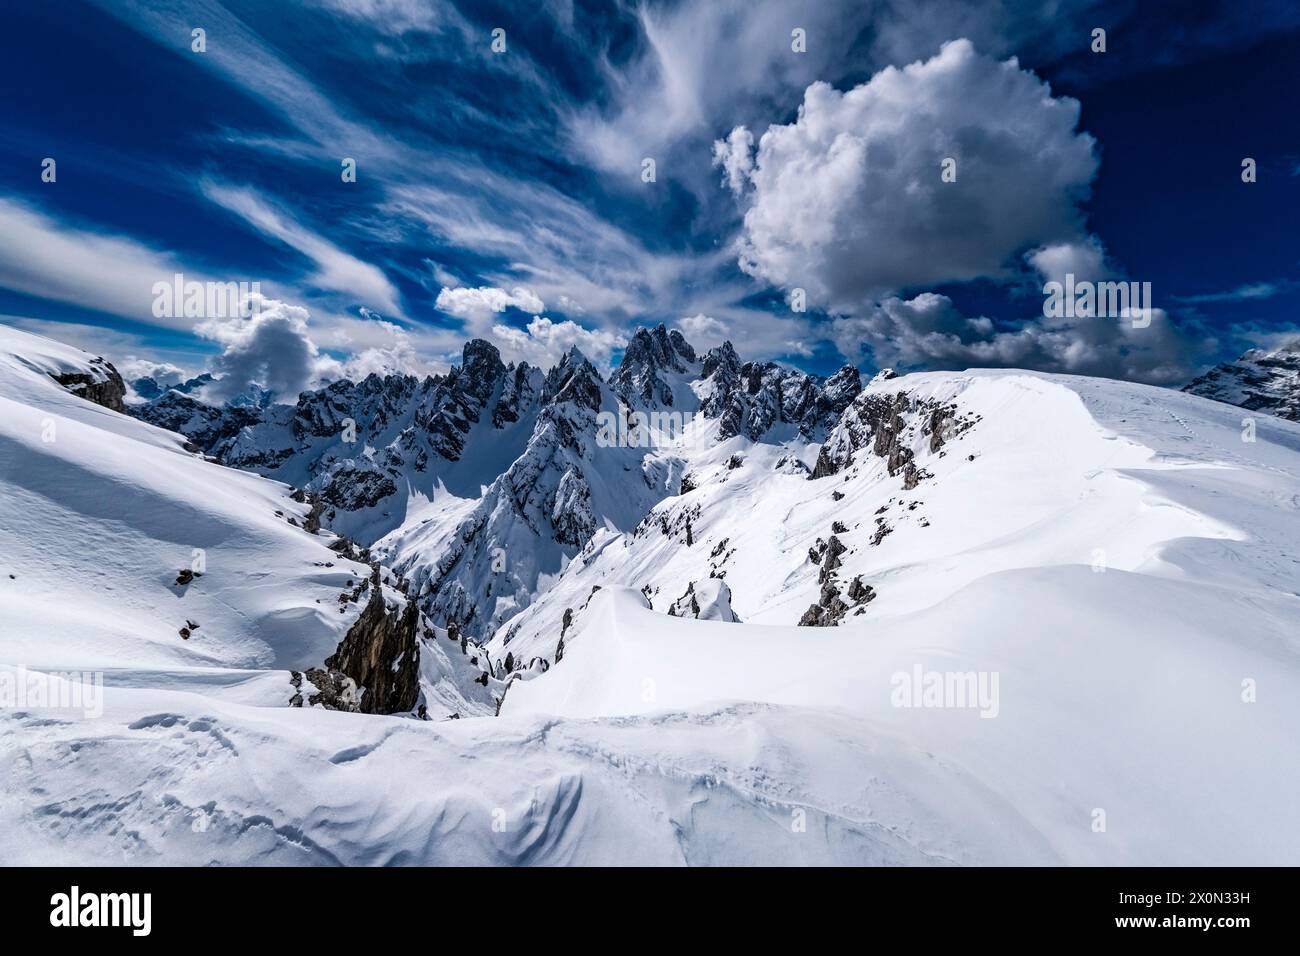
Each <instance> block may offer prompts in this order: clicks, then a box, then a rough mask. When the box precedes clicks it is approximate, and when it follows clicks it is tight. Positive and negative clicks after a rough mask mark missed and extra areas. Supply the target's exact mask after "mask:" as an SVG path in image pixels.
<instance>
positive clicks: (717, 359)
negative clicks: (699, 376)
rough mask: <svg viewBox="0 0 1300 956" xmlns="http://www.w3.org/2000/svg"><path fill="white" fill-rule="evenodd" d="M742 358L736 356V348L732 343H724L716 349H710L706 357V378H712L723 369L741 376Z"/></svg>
mask: <svg viewBox="0 0 1300 956" xmlns="http://www.w3.org/2000/svg"><path fill="white" fill-rule="evenodd" d="M740 365H741V362H740V356H739V355H737V354H736V349H735V346H733V345H732V344H731V342H730V341H727V342H723V343H722V344H721V345H719V346H716V347H715V348H711V349H709V351H708V352H706V353H705V355H704V377H705V378H710V377H711V376H712V375H713V373H714V372H716V371H718V370H719V369H722V370H723V371H724V372H728V371H729V372H731V373H732V374H734V375H739V374H740Z"/></svg>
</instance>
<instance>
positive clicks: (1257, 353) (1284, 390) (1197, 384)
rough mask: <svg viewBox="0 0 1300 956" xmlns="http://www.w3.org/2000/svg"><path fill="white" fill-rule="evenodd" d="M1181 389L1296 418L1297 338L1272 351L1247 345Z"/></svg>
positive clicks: (1299, 416)
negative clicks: (1245, 349)
mask: <svg viewBox="0 0 1300 956" xmlns="http://www.w3.org/2000/svg"><path fill="white" fill-rule="evenodd" d="M1183 391H1185V392H1191V393H1192V394H1193V395H1200V396H1201V397H1202V398H1212V399H1214V400H1215V401H1219V402H1227V403H1228V404H1229V405H1238V406H1240V407H1241V408H1244V409H1247V410H1248V411H1260V412H1266V413H1268V414H1270V415H1276V416H1278V417H1279V418H1286V419H1289V420H1291V421H1293V422H1297V421H1300V339H1297V340H1296V341H1294V342H1291V343H1289V344H1288V345H1285V346H1283V347H1282V348H1279V349H1274V350H1273V351H1266V350H1264V349H1251V350H1250V351H1249V352H1247V353H1245V354H1244V355H1243V356H1242V357H1241V358H1239V359H1237V360H1236V361H1235V362H1228V363H1225V364H1223V365H1219V366H1217V367H1215V368H1213V369H1211V370H1210V371H1208V372H1206V373H1205V374H1204V375H1202V376H1200V377H1199V378H1196V379H1194V380H1193V381H1191V382H1189V383H1188V384H1187V385H1185V386H1184V387H1183Z"/></svg>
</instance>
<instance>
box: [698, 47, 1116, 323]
mask: <svg viewBox="0 0 1300 956" xmlns="http://www.w3.org/2000/svg"><path fill="white" fill-rule="evenodd" d="M1078 121H1079V104H1078V102H1077V101H1075V100H1072V99H1068V98H1057V97H1053V96H1052V94H1051V90H1050V89H1049V87H1048V86H1047V84H1045V83H1044V82H1043V81H1041V80H1040V79H1038V78H1037V77H1036V76H1034V75H1033V74H1032V73H1029V72H1027V71H1025V70H1022V69H1021V68H1020V67H1019V65H1018V63H1017V62H1016V60H1015V59H1014V58H1013V59H1010V60H1006V61H1002V62H1000V61H998V60H995V59H993V58H991V57H988V56H983V55H981V54H980V53H978V52H976V50H975V48H974V46H973V45H972V44H971V43H970V42H968V41H966V40H955V41H952V42H950V43H947V44H945V45H944V46H943V48H942V49H941V50H940V52H939V53H938V54H937V55H936V56H934V57H932V58H931V59H929V60H926V61H924V62H920V61H918V62H915V63H912V64H910V65H908V66H906V67H903V68H902V69H897V68H895V67H888V68H886V69H884V70H881V71H880V72H878V73H877V74H875V76H873V77H872V78H871V80H870V81H869V82H867V83H864V84H862V85H860V86H857V87H854V88H853V89H851V90H849V91H847V92H843V93H842V92H840V91H838V90H835V89H833V88H832V87H830V86H828V85H827V84H825V83H820V82H818V83H813V84H812V85H811V86H809V87H808V88H807V90H806V91H805V93H804V100H803V104H802V105H801V106H800V108H799V114H798V118H797V119H796V120H795V122H793V123H791V124H789V125H785V126H771V127H769V128H768V130H767V131H766V132H765V133H764V134H763V136H762V138H761V139H760V140H759V143H758V147H757V151H756V153H755V155H754V156H753V157H752V160H751V159H749V158H747V157H746V155H745V153H746V152H747V151H746V149H745V140H744V136H743V135H739V136H738V135H737V133H736V132H733V134H732V136H731V137H729V138H728V140H727V141H726V143H719V145H718V147H717V151H718V152H717V155H719V156H720V157H721V163H722V165H723V166H724V169H725V170H726V172H727V177H728V180H729V181H731V180H732V179H733V178H738V177H741V176H744V177H745V178H747V179H748V182H749V184H750V185H751V186H752V191H750V192H747V193H746V194H745V195H747V196H748V197H749V199H748V206H747V208H746V211H745V216H744V227H743V231H742V234H741V237H740V241H739V253H740V255H739V261H740V266H741V268H742V269H744V270H745V271H746V272H748V273H750V274H751V275H754V276H756V277H758V278H761V279H764V280H767V281H769V282H771V283H773V284H774V285H777V286H780V287H782V288H785V289H791V288H803V289H806V290H807V291H808V294H809V298H810V302H809V304H810V305H816V306H820V307H822V308H826V309H829V310H832V311H841V312H847V311H852V310H854V309H856V308H859V307H861V306H862V305H864V304H865V303H867V302H869V301H872V300H874V299H875V298H878V297H881V296H884V295H887V294H890V293H893V292H897V291H900V290H903V289H907V288H912V287H917V286H925V285H934V284H939V283H944V282H956V281H965V280H971V279H976V278H980V277H986V276H994V277H997V276H1002V275H1005V274H1006V271H1007V270H1008V269H1009V268H1011V267H1012V266H1013V265H1014V264H1015V263H1016V260H1017V256H1018V255H1019V254H1022V253H1023V252H1024V251H1025V250H1027V249H1029V248H1033V247H1042V246H1049V245H1052V244H1056V243H1066V242H1077V241H1081V240H1083V239H1084V238H1085V236H1084V233H1083V230H1082V223H1081V216H1080V213H1079V209H1078V207H1079V204H1080V203H1081V202H1082V201H1083V200H1084V199H1085V198H1086V197H1087V195H1088V191H1089V186H1090V184H1091V182H1092V179H1093V176H1094V174H1095V172H1096V169H1097V158H1096V155H1095V153H1094V148H1093V147H1094V141H1093V139H1092V137H1091V136H1089V135H1087V134H1086V133H1081V132H1079V131H1078V130H1077V129H1076V127H1077V125H1078ZM949 158H951V159H954V160H955V161H956V167H955V169H956V181H955V182H945V181H943V179H942V177H941V164H942V163H943V161H944V160H945V159H949ZM747 164H748V166H747ZM746 170H747V171H746Z"/></svg>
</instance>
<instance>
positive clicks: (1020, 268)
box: [0, 0, 1300, 389]
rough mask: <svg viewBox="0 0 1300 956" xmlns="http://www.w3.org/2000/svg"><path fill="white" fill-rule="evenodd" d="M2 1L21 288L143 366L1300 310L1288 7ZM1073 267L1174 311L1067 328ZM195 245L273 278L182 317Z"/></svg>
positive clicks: (989, 329)
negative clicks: (1141, 290) (243, 295)
mask: <svg viewBox="0 0 1300 956" xmlns="http://www.w3.org/2000/svg"><path fill="white" fill-rule="evenodd" d="M4 25H5V30H4V33H3V37H2V38H0V77H3V88H4V89H5V90H6V93H7V95H6V96H5V99H4V105H3V107H2V112H0V129H2V130H3V136H0V319H2V320H3V321H6V322H9V323H12V324H15V325H19V326H21V327H24V328H28V329H31V330H34V331H39V332H42V333H43V334H48V335H52V336H54V337H59V338H63V339H66V340H68V341H73V342H75V343H77V344H80V345H83V347H87V348H90V349H92V350H95V351H97V352H101V353H103V354H106V355H108V356H109V357H110V358H112V359H113V360H114V361H117V362H119V363H121V364H123V365H124V366H127V367H128V370H129V371H137V372H143V371H149V370H151V369H155V368H156V369H157V370H158V373H159V374H160V375H161V376H167V375H180V374H183V373H193V372H197V371H200V370H203V369H207V368H213V367H215V368H217V369H219V370H221V371H224V372H226V373H227V374H229V375H231V376H232V377H237V376H244V377H248V378H251V379H253V380H267V379H274V380H275V381H278V382H282V383H285V386H286V388H289V389H291V388H292V387H293V386H295V385H306V384H309V383H310V382H312V381H316V380H319V379H320V378H322V377H330V376H332V375H338V374H352V375H356V374H364V373H365V372H367V371H371V370H382V369H406V370H412V371H423V370H427V369H437V368H441V367H445V365H446V364H447V363H448V362H449V361H453V360H454V359H455V357H456V355H457V354H458V352H459V347H460V344H461V343H462V342H463V341H464V340H465V339H466V338H467V337H469V336H471V335H485V336H487V337H489V338H492V339H493V340H494V341H497V343H498V344H499V345H500V346H501V347H502V349H503V352H505V353H506V355H507V357H509V358H512V359H524V360H528V361H531V362H534V363H539V364H543V365H544V364H546V363H547V362H549V361H553V360H554V359H555V358H556V357H558V355H559V354H561V353H562V352H563V351H564V350H566V349H567V348H568V347H569V346H570V345H573V344H577V345H578V346H579V347H580V348H582V349H583V351H584V352H586V353H587V354H588V355H589V356H591V357H592V358H593V359H594V360H595V361H597V362H598V363H601V364H607V363H609V362H612V361H616V360H617V358H618V356H619V354H620V351H621V346H622V343H623V342H624V341H625V340H626V336H627V334H628V331H629V330H630V329H631V328H634V327H635V326H636V325H640V324H652V323H657V322H660V321H663V322H666V323H668V324H670V325H676V326H678V327H681V328H683V330H684V331H685V332H686V333H687V335H688V337H689V338H690V339H691V340H692V341H694V342H695V343H696V344H697V345H698V346H702V347H707V346H710V345H713V344H717V343H718V342H720V341H722V340H723V339H731V340H732V341H734V343H735V344H736V346H737V348H738V350H739V351H740V352H741V354H742V356H744V357H746V358H762V359H775V360H779V361H783V362H787V363H789V364H793V365H797V366H800V367H803V368H806V369H809V370H812V371H816V372H821V373H827V372H830V371H833V370H834V369H835V368H837V367H838V366H840V365H842V364H844V363H845V362H852V363H853V364H856V365H859V366H860V367H861V368H863V369H864V370H866V371H870V370H872V369H874V368H876V367H878V366H881V365H885V364H890V365H897V366H902V367H907V368H926V367H966V366H969V365H1009V366H1028V367H1037V368H1045V369H1050V370H1057V371H1069V372H1079V373H1084V374H1101V375H1111V376H1115V377H1124V378H1132V379H1138V380H1144V381H1151V382H1156V383H1160V384H1178V383H1179V382H1181V381H1184V380H1185V379H1186V378H1187V377H1188V376H1190V375H1191V374H1194V373H1195V371H1196V370H1198V369H1199V368H1202V367H1204V365H1205V364H1206V363H1209V362H1212V361H1215V360H1219V359H1222V358H1224V357H1231V356H1234V355H1236V354H1237V353H1239V352H1240V351H1241V350H1242V349H1244V348H1245V347H1248V346H1251V345H1255V344H1266V343H1269V342H1273V341H1276V340H1278V339H1279V338H1280V337H1283V336H1285V335H1286V334H1287V333H1288V332H1293V331H1294V330H1295V329H1296V318H1295V317H1296V314H1297V305H1298V304H1300V285H1298V283H1297V280H1300V262H1297V260H1298V259H1300V256H1298V255H1297V250H1296V245H1295V241H1294V237H1295V230H1296V227H1295V223H1296V221H1297V212H1300V203H1298V202H1297V199H1298V198H1300V124H1298V123H1297V122H1296V121H1295V120H1296V118H1295V110H1294V107H1293V106H1289V105H1288V104H1289V103H1290V101H1291V100H1293V99H1294V97H1295V89H1296V85H1297V82H1296V81H1297V79H1300V76H1298V74H1300V8H1297V7H1296V6H1295V5H1294V4H1288V3H1277V4H1271V3H1259V2H1237V3H1222V4H1198V3H1186V2H1184V3H1169V4H1161V3H1151V2H1144V3H1106V4H1093V3H1071V2H1068V0H1062V2H1056V3H1025V4H1016V3H1010V2H1007V3H975V4H971V3H957V2H953V0H908V2H902V0H898V2H883V3H869V2H860V0H859V2H851V3H850V2H845V3H840V2H837V0H814V2H807V3H802V2H784V0H782V2H778V0H771V2H767V0H749V2H743V3H742V2H725V0H717V2H709V3H618V2H602V3H587V2H579V0H554V2H539V3H528V4H522V3H515V4H498V3H491V2H482V0H475V2H472V3H471V2H464V3H461V4H459V5H457V4H453V3H434V2H417V0H279V2H275V3H267V2H236V0H227V2H225V3H218V2H216V0H200V2H182V0H153V2H144V0H139V2H137V0H103V2H74V0H49V2H45V3H41V4H22V5H17V4H14V5H10V6H9V7H8V8H7V9H6V11H5V13H4ZM195 28H202V29H203V30H204V31H205V35H206V45H207V48H206V51H205V52H195V51H194V50H193V49H192V30H193V29H195ZM1094 28H1102V29H1104V30H1105V31H1106V50H1105V52H1104V53H1101V52H1094V51H1093V50H1092V49H1091V45H1092V43H1093V37H1092V31H1093V30H1094ZM496 29H501V30H504V31H505V33H504V39H505V50H504V52H497V51H494V50H493V47H492V41H493V31H494V30H496ZM795 29H799V30H802V31H804V37H805V42H804V50H803V51H802V52H799V51H796V50H795V49H793V47H794V46H797V45H798V44H797V43H796V42H795V40H794V39H792V31H793V30H795ZM1012 57H1014V58H1015V60H1014V61H1010V58H1012ZM909 64H910V65H909ZM949 156H952V157H955V160H956V166H955V169H956V171H957V172H956V181H955V182H942V181H941V179H940V175H939V170H940V162H941V161H942V160H943V159H944V158H947V157H949ZM47 157H48V158H53V159H55V160H56V162H57V178H56V180H55V182H52V183H51V182H43V181H42V178H41V171H42V160H44V159H45V158H47ZM345 157H349V158H353V159H355V160H356V163H357V180H356V182H343V181H342V178H341V176H340V169H341V167H340V164H341V161H342V159H343V158H345ZM1246 157H1250V158H1253V159H1254V160H1255V161H1256V164H1257V181H1256V182H1253V183H1243V182H1242V179H1241V163H1242V160H1243V159H1244V158H1246ZM646 159H653V160H654V164H655V176H654V181H653V182H646V181H644V180H645V177H644V176H643V171H644V168H645V167H644V162H645V160H646ZM1065 271H1069V272H1071V273H1073V274H1074V275H1076V276H1078V277H1079V278H1094V279H1106V278H1117V279H1127V280H1133V281H1143V282H1150V283H1151V288H1152V293H1153V299H1154V305H1155V306H1156V307H1157V312H1156V319H1155V321H1154V322H1153V323H1152V324H1151V326H1150V327H1149V328H1145V329H1132V328H1128V327H1127V325H1126V323H1125V322H1123V321H1121V320H1117V319H1110V320H1107V319H1090V320H1086V321H1078V322H1074V323H1060V322H1056V323H1052V322H1049V321H1045V320H1044V319H1043V316H1042V302H1043V295H1042V285H1043V283H1044V281H1046V280H1049V279H1051V278H1052V277H1054V276H1056V275H1058V274H1061V273H1063V272H1065ZM176 272H180V273H182V274H184V275H185V276H186V278H187V279H195V280H199V281H206V280H212V281H223V282H224V281H258V282H260V283H261V285H262V288H263V291H264V293H265V294H266V295H267V296H268V297H269V298H270V299H273V300H275V301H276V303H277V304H276V305H275V306H274V307H272V308H270V309H269V310H267V311H264V312H263V313H262V314H261V315H259V316H258V317H257V318H256V319H249V320H243V321H242V322H240V321H237V320H232V321H226V322H222V321H215V320H214V321H196V320H195V319H193V318H190V319H184V318H158V317H155V316H154V314H153V312H152V311H151V304H152V301H153V298H154V293H153V285H154V283H155V282H157V281H160V280H168V279H170V277H171V276H172V275H173V274H174V273H176ZM797 289H799V290H803V293H802V295H803V297H804V299H805V301H806V309H805V310H804V311H799V310H796V309H795V308H792V304H793V301H794V300H793V299H792V295H793V293H794V290H797Z"/></svg>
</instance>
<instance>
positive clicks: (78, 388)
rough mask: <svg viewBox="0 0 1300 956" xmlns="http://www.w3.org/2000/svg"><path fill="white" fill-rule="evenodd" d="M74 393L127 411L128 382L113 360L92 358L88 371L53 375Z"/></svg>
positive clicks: (105, 405) (106, 406) (117, 409)
mask: <svg viewBox="0 0 1300 956" xmlns="http://www.w3.org/2000/svg"><path fill="white" fill-rule="evenodd" d="M51 377H52V378H53V379H54V380H55V381H56V382H58V383H59V384H60V385H62V386H63V387H64V388H66V389H67V390H68V391H69V392H71V393H72V394H74V395H78V396H80V397H81V398H84V399H86V401H88V402H94V403H95V404H96V405H103V406H104V407H105V408H107V409H110V410H112V411H115V412H125V411H126V402H125V399H126V383H125V382H124V381H122V376H121V375H119V374H118V372H117V369H115V368H114V367H113V364H112V363H111V362H108V361H106V360H105V359H103V358H102V357H101V358H94V359H91V360H90V371H88V372H64V373H63V374H61V375H53V376H51Z"/></svg>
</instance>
